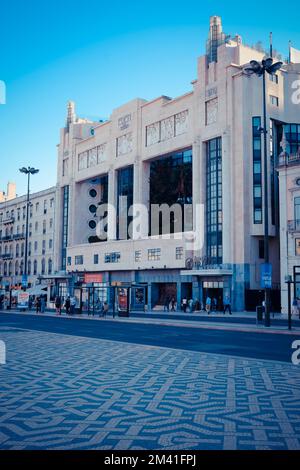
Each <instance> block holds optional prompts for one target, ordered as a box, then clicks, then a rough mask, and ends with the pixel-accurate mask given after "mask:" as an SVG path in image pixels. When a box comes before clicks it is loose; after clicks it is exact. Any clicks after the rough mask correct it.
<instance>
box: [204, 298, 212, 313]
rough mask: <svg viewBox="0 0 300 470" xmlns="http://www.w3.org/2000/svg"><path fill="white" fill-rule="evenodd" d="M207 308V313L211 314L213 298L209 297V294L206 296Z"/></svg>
mask: <svg viewBox="0 0 300 470" xmlns="http://www.w3.org/2000/svg"><path fill="white" fill-rule="evenodd" d="M205 309H206V311H207V315H209V314H210V309H211V298H210V297H209V295H208V296H207V297H206V305H205Z"/></svg>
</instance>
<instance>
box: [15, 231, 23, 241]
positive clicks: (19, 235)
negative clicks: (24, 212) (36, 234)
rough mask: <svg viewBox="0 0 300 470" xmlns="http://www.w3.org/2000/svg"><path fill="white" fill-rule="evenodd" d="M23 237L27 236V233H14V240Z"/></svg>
mask: <svg viewBox="0 0 300 470" xmlns="http://www.w3.org/2000/svg"><path fill="white" fill-rule="evenodd" d="M21 238H25V233H15V234H14V235H13V239H14V240H21Z"/></svg>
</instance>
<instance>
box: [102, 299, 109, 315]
mask: <svg viewBox="0 0 300 470" xmlns="http://www.w3.org/2000/svg"><path fill="white" fill-rule="evenodd" d="M108 309H109V306H108V303H107V302H104V305H103V317H104V318H106V314H107V312H108Z"/></svg>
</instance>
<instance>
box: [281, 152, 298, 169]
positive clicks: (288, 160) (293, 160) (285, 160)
mask: <svg viewBox="0 0 300 470" xmlns="http://www.w3.org/2000/svg"><path fill="white" fill-rule="evenodd" d="M293 164H294V165H296V164H298V165H299V164H300V152H298V153H295V154H291V155H289V154H288V153H285V154H281V155H279V158H278V166H287V165H293Z"/></svg>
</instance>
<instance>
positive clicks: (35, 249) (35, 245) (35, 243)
mask: <svg viewBox="0 0 300 470" xmlns="http://www.w3.org/2000/svg"><path fill="white" fill-rule="evenodd" d="M37 251H38V242H37V241H35V242H34V252H35V253H36V252H37Z"/></svg>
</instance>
